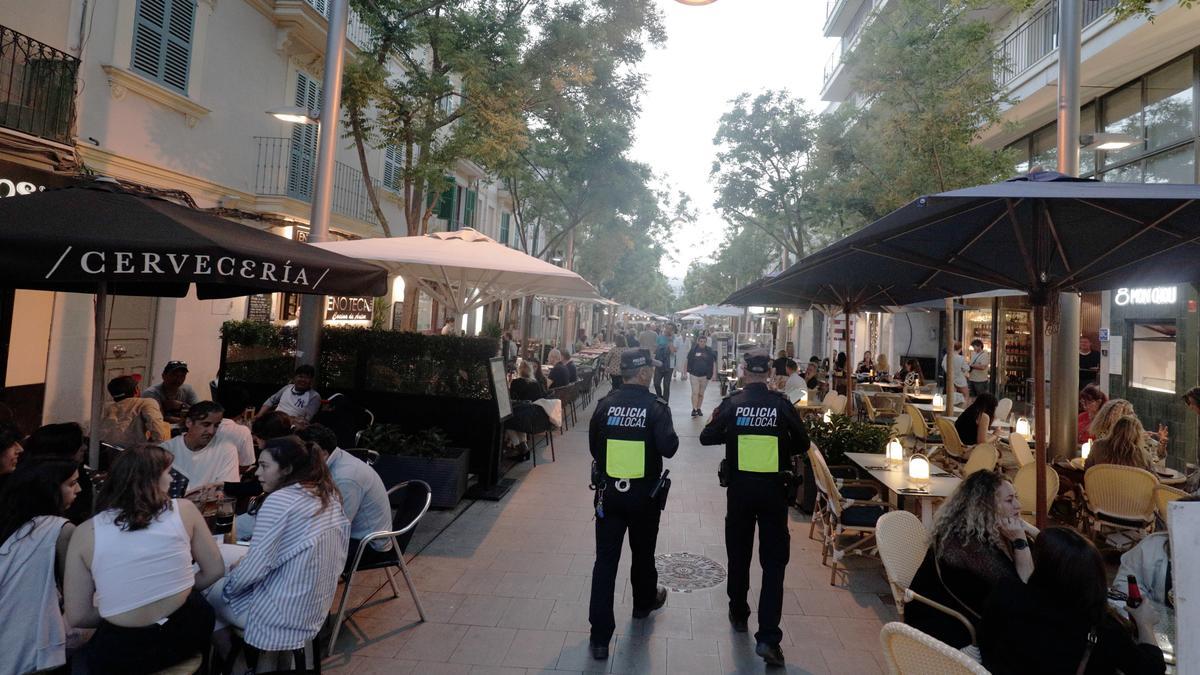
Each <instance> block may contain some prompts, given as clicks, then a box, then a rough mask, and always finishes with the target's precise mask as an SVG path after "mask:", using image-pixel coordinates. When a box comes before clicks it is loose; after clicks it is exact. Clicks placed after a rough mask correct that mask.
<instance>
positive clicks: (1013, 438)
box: [1008, 431, 1033, 467]
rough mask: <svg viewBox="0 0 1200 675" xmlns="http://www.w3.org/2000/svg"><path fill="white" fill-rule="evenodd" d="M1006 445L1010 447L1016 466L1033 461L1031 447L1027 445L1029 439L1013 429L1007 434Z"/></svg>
mask: <svg viewBox="0 0 1200 675" xmlns="http://www.w3.org/2000/svg"><path fill="white" fill-rule="evenodd" d="M1008 445H1009V447H1011V448H1012V451H1013V456H1015V457H1016V458H1017V466H1018V467H1022V466H1025V465H1026V464H1032V463H1033V449H1032V448H1030V447H1029V439H1027V438H1025V437H1024V436H1023V435H1021V434H1018V433H1017V432H1015V431H1014V432H1013V433H1011V434H1009V435H1008Z"/></svg>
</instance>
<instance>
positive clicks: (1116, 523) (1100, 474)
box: [1083, 464, 1158, 537]
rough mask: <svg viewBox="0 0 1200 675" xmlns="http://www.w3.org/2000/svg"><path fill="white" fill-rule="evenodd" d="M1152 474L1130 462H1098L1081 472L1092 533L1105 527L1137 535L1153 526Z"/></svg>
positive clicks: (1155, 478) (1156, 484) (1100, 531)
mask: <svg viewBox="0 0 1200 675" xmlns="http://www.w3.org/2000/svg"><path fill="white" fill-rule="evenodd" d="M1156 487H1158V478H1157V477H1155V475H1154V474H1152V473H1150V472H1149V471H1146V470H1145V469H1139V468H1137V467H1132V466H1120V465H1117V464H1097V465H1095V466H1093V467H1092V468H1090V469H1088V470H1087V472H1085V473H1084V474H1083V493H1084V501H1085V502H1086V505H1087V512H1086V516H1085V517H1086V519H1087V524H1088V529H1089V530H1090V531H1091V533H1092V536H1094V537H1095V536H1099V535H1101V534H1103V533H1104V530H1106V529H1108V530H1117V531H1126V532H1133V533H1134V534H1136V535H1138V536H1140V535H1142V534H1145V533H1146V532H1148V531H1149V530H1150V529H1151V528H1152V527H1153V526H1154V508H1155V501H1154V488H1156Z"/></svg>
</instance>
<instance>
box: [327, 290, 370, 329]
mask: <svg viewBox="0 0 1200 675" xmlns="http://www.w3.org/2000/svg"><path fill="white" fill-rule="evenodd" d="M374 316H375V306H374V302H372V300H371V298H364V297H361V296H345V295H327V296H325V320H326V321H343V322H355V323H371V320H372V319H373V318H374Z"/></svg>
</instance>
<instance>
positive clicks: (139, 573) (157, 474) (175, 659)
mask: <svg viewBox="0 0 1200 675" xmlns="http://www.w3.org/2000/svg"><path fill="white" fill-rule="evenodd" d="M171 461H172V457H171V453H169V452H167V451H166V450H164V449H162V448H160V447H158V446H156V445H144V446H142V447H140V448H134V449H131V450H126V451H125V452H122V453H121V454H120V455H119V456H118V457H117V458H116V460H115V461H114V462H113V465H112V469H111V470H110V471H109V475H108V480H107V481H105V482H104V486H103V487H102V488H101V489H100V493H99V495H98V496H97V503H96V516H95V517H93V518H92V519H91V520H88V521H87V522H85V523H84V524H83V525H81V526H79V528H78V529H77V530H76V531H75V534H74V535H73V536H72V537H71V546H70V548H69V550H68V551H67V571H66V580H65V583H64V596H65V597H64V607H65V608H66V614H67V621H68V622H69V623H70V624H71V625H72V626H77V627H80V628H93V627H94V628H96V634H95V635H94V636H93V637H92V640H91V642H89V643H88V645H87V647H86V648H85V658H86V660H87V663H88V666H89V669H90V671H91V672H94V673H153V672H157V671H159V670H162V669H164V668H167V667H169V666H172V665H174V664H177V663H179V662H180V661H183V660H186V659H188V658H190V657H192V656H193V655H195V654H197V653H202V652H203V651H204V650H205V649H207V647H208V644H209V641H210V640H211V638H212V630H213V622H214V617H213V611H212V608H211V607H209V606H208V603H206V602H205V601H204V598H203V597H202V596H201V595H200V591H202V590H204V589H205V588H208V587H209V586H211V585H212V584H213V582H215V581H216V580H217V579H219V578H221V575H222V574H224V573H225V567H224V564H223V562H222V561H221V553H220V551H219V550H218V549H217V544H216V543H215V542H214V541H213V538H212V535H211V534H210V533H209V531H208V527H207V526H206V525H205V523H204V518H203V516H201V515H200V510H199V509H197V508H196V506H195V505H194V504H192V503H191V502H189V501H187V500H185V499H171V498H170V497H169V496H168V494H167V491H168V489H169V488H170V486H171V472H170V469H171ZM193 561H195V562H196V563H197V564H198V565H199V566H200V572H199V573H196V572H194V571H193V569H192V562H193Z"/></svg>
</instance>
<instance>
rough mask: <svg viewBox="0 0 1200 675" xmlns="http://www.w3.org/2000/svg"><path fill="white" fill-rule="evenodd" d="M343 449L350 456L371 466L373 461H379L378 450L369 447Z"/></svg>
mask: <svg viewBox="0 0 1200 675" xmlns="http://www.w3.org/2000/svg"><path fill="white" fill-rule="evenodd" d="M345 450H346V452H348V453H350V454H351V455H352V456H354V457H357V458H358V459H361V460H362V461H364V462H366V463H367V464H370V465H372V466H374V464H375V462H378V461H379V452H378V451H376V450H372V449H370V448H346V449H345Z"/></svg>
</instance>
